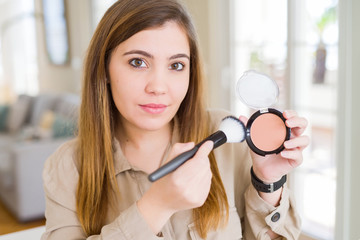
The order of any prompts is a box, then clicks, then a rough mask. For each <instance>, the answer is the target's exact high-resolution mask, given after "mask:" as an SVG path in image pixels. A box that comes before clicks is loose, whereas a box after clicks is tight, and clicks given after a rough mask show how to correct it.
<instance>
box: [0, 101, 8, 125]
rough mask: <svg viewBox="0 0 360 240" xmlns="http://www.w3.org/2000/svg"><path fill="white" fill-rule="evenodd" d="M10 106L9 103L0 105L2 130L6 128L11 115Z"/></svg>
mask: <svg viewBox="0 0 360 240" xmlns="http://www.w3.org/2000/svg"><path fill="white" fill-rule="evenodd" d="M9 108H10V107H9V106H8V105H0V132H3V131H5V130H6V120H7V118H8V115H9Z"/></svg>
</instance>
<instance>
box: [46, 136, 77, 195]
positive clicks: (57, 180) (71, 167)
mask: <svg viewBox="0 0 360 240" xmlns="http://www.w3.org/2000/svg"><path fill="white" fill-rule="evenodd" d="M76 145H77V139H73V140H70V141H68V142H65V143H64V144H62V145H61V146H60V147H59V148H58V149H57V150H56V151H55V152H54V153H53V154H52V155H51V156H50V157H49V158H48V159H47V160H46V162H45V165H44V170H43V181H44V190H45V192H46V194H47V195H50V196H49V197H53V198H57V197H59V196H62V197H65V198H68V197H70V196H69V194H70V195H73V194H74V193H75V192H76V186H77V182H78V179H79V172H78V168H77V167H76V162H75V160H76V158H75V154H76ZM55 195H56V196H55ZM70 198H72V197H70Z"/></svg>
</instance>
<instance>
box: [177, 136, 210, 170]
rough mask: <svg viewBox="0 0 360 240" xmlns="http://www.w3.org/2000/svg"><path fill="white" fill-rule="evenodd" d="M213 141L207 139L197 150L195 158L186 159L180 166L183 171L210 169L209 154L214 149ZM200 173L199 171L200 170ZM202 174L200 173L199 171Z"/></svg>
mask: <svg viewBox="0 0 360 240" xmlns="http://www.w3.org/2000/svg"><path fill="white" fill-rule="evenodd" d="M213 146H214V143H213V141H206V142H205V143H203V144H202V145H201V146H200V148H199V150H198V151H197V152H196V154H195V155H194V157H193V158H191V159H189V161H186V162H185V163H184V164H183V165H182V166H181V167H180V168H181V169H182V171H186V172H187V171H189V172H192V171H199V169H200V171H202V170H204V169H210V162H209V158H208V155H209V153H210V152H211V150H212V149H213ZM198 173H199V172H198ZM199 174H200V173H199Z"/></svg>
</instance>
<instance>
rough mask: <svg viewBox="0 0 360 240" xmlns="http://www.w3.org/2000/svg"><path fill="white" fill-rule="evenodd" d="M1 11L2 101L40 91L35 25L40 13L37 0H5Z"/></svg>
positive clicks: (0, 76)
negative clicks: (37, 12)
mask: <svg viewBox="0 0 360 240" xmlns="http://www.w3.org/2000/svg"><path fill="white" fill-rule="evenodd" d="M0 11H1V15H2V17H1V19H0V21H1V22H0V24H1V36H0V44H1V47H0V53H1V60H0V63H1V67H0V91H1V93H3V94H1V96H2V97H1V98H2V99H0V100H1V101H10V100H11V99H12V98H13V97H15V96H16V95H18V94H29V95H35V94H37V93H38V90H39V84H38V77H37V75H38V66H37V44H36V28H35V23H36V20H37V19H38V18H39V16H38V15H37V14H36V13H35V11H34V2H33V1H28V0H16V1H5V2H3V3H2V7H1V10H0Z"/></svg>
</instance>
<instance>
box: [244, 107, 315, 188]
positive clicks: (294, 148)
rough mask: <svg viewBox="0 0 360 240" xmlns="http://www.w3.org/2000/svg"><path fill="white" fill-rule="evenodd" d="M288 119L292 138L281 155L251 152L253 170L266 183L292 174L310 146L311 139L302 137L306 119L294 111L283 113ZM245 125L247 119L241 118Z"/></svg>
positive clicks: (287, 124) (286, 143) (306, 123)
mask: <svg viewBox="0 0 360 240" xmlns="http://www.w3.org/2000/svg"><path fill="white" fill-rule="evenodd" d="M283 115H284V117H285V119H286V122H285V124H286V126H288V127H289V128H291V137H290V139H289V140H288V141H285V142H284V147H285V149H284V150H283V151H282V152H281V153H280V154H271V155H266V156H265V157H263V156H260V155H257V154H256V153H254V152H252V151H251V156H252V160H253V170H254V173H255V175H256V176H257V177H258V178H260V179H261V180H262V181H264V182H266V183H272V182H276V181H278V180H280V178H281V177H282V176H283V175H286V174H288V173H289V172H291V170H292V169H294V168H296V167H298V166H299V165H300V164H301V163H302V161H303V155H302V152H303V150H304V148H305V147H307V146H308V145H309V137H308V136H305V135H302V134H303V133H304V131H305V129H306V127H307V125H308V122H307V120H306V119H305V118H303V117H299V116H298V115H297V113H296V112H295V111H293V110H286V111H284V113H283ZM239 119H240V120H241V121H242V122H243V123H245V124H246V123H247V120H248V119H247V118H246V117H243V116H241V117H240V118H239Z"/></svg>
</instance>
